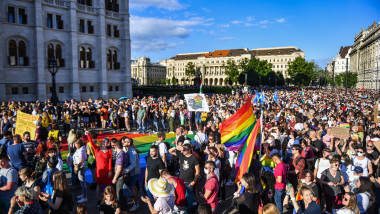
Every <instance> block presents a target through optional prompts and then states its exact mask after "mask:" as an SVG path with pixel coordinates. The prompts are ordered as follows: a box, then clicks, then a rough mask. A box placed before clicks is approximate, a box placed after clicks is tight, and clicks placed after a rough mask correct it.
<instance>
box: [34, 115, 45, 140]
mask: <svg viewBox="0 0 380 214" xmlns="http://www.w3.org/2000/svg"><path fill="white" fill-rule="evenodd" d="M33 123H34V125H35V126H36V133H35V135H34V141H36V142H37V143H41V141H46V139H47V130H46V129H45V128H44V127H42V123H41V121H39V120H36V121H34V122H33Z"/></svg>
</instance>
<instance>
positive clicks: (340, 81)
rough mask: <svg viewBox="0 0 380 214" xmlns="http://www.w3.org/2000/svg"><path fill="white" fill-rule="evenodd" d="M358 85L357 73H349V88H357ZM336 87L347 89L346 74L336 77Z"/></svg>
mask: <svg viewBox="0 0 380 214" xmlns="http://www.w3.org/2000/svg"><path fill="white" fill-rule="evenodd" d="M357 83H358V74H357V73H351V72H348V73H347V85H348V86H347V87H348V88H355V87H356V84H357ZM335 85H336V86H338V87H343V88H345V87H346V73H345V72H344V73H340V74H338V75H336V76H335Z"/></svg>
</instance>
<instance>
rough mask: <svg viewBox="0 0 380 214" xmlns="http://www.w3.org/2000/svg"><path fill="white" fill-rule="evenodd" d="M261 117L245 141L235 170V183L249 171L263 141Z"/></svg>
mask: <svg viewBox="0 0 380 214" xmlns="http://www.w3.org/2000/svg"><path fill="white" fill-rule="evenodd" d="M260 134H261V118H260V119H259V120H258V121H257V123H256V124H255V127H254V128H253V130H252V132H251V134H250V135H249V137H248V140H247V142H246V143H245V145H244V147H243V149H242V150H241V153H240V155H239V157H238V159H237V161H236V165H235V170H236V169H237V174H236V179H235V183H237V182H239V181H240V179H241V178H242V177H243V175H244V174H245V173H247V172H248V169H249V167H250V166H251V161H252V156H253V154H254V152H255V150H257V149H258V148H260V147H258V146H257V145H260V143H261V137H260Z"/></svg>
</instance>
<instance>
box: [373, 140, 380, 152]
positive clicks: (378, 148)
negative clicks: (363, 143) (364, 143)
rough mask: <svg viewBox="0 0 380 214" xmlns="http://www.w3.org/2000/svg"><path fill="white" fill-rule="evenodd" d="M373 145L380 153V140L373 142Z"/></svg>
mask: <svg viewBox="0 0 380 214" xmlns="http://www.w3.org/2000/svg"><path fill="white" fill-rule="evenodd" d="M373 145H374V146H375V147H376V148H377V151H380V140H378V141H375V142H373Z"/></svg>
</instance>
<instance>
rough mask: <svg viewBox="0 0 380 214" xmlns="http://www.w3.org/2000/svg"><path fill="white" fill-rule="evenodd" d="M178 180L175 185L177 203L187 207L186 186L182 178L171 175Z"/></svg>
mask: <svg viewBox="0 0 380 214" xmlns="http://www.w3.org/2000/svg"><path fill="white" fill-rule="evenodd" d="M171 178H173V179H174V180H175V181H176V182H177V186H176V187H175V191H174V193H175V205H177V206H179V207H186V206H187V202H186V186H185V183H184V182H183V180H182V179H180V178H177V177H171Z"/></svg>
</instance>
